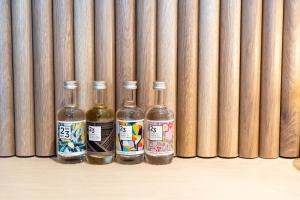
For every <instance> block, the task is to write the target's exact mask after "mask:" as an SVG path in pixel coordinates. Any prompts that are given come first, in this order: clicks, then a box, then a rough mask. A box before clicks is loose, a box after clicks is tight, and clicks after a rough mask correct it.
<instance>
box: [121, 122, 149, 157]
mask: <svg viewBox="0 0 300 200" xmlns="http://www.w3.org/2000/svg"><path fill="white" fill-rule="evenodd" d="M116 124H117V126H116V130H117V131H116V132H117V134H116V153H117V154H120V155H140V154H143V153H144V133H143V132H144V120H132V121H125V120H117V123H116Z"/></svg>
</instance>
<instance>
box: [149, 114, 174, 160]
mask: <svg viewBox="0 0 300 200" xmlns="http://www.w3.org/2000/svg"><path fill="white" fill-rule="evenodd" d="M173 137H174V120H165V121H154V120H147V131H146V136H145V138H146V148H145V151H146V153H147V154H149V155H152V156H163V155H170V154H173V153H174V148H173Z"/></svg>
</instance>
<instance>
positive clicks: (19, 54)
mask: <svg viewBox="0 0 300 200" xmlns="http://www.w3.org/2000/svg"><path fill="white" fill-rule="evenodd" d="M11 3H12V25H13V26H12V32H13V68H14V105H15V107H14V108H15V139H16V155H17V156H33V155H35V136H34V97H33V62H32V23H31V1H27V0H13V1H11Z"/></svg>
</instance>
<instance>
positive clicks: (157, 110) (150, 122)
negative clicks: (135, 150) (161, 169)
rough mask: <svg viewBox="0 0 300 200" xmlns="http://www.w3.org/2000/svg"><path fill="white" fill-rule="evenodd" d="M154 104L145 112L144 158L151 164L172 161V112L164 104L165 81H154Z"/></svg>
mask: <svg viewBox="0 0 300 200" xmlns="http://www.w3.org/2000/svg"><path fill="white" fill-rule="evenodd" d="M153 88H154V89H155V105H154V106H152V107H151V108H149V109H148V111H147V112H146V129H145V130H146V132H145V159H146V161H147V162H148V163H151V164H168V163H170V162H172V159H173V155H174V149H173V137H174V135H173V134H174V113H173V112H172V111H171V110H170V109H168V108H167V106H166V105H165V90H166V83H165V82H160V81H155V82H154V83H153Z"/></svg>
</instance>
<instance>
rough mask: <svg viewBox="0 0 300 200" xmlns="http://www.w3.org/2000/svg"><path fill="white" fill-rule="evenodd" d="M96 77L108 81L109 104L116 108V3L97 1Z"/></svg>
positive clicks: (106, 0) (109, 0)
mask: <svg viewBox="0 0 300 200" xmlns="http://www.w3.org/2000/svg"><path fill="white" fill-rule="evenodd" d="M95 79H96V80H98V81H101V80H102V81H106V82H107V91H108V92H107V94H106V95H107V100H106V102H107V104H108V105H109V106H110V107H111V108H113V109H115V5H114V1H111V0H102V1H95Z"/></svg>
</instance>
